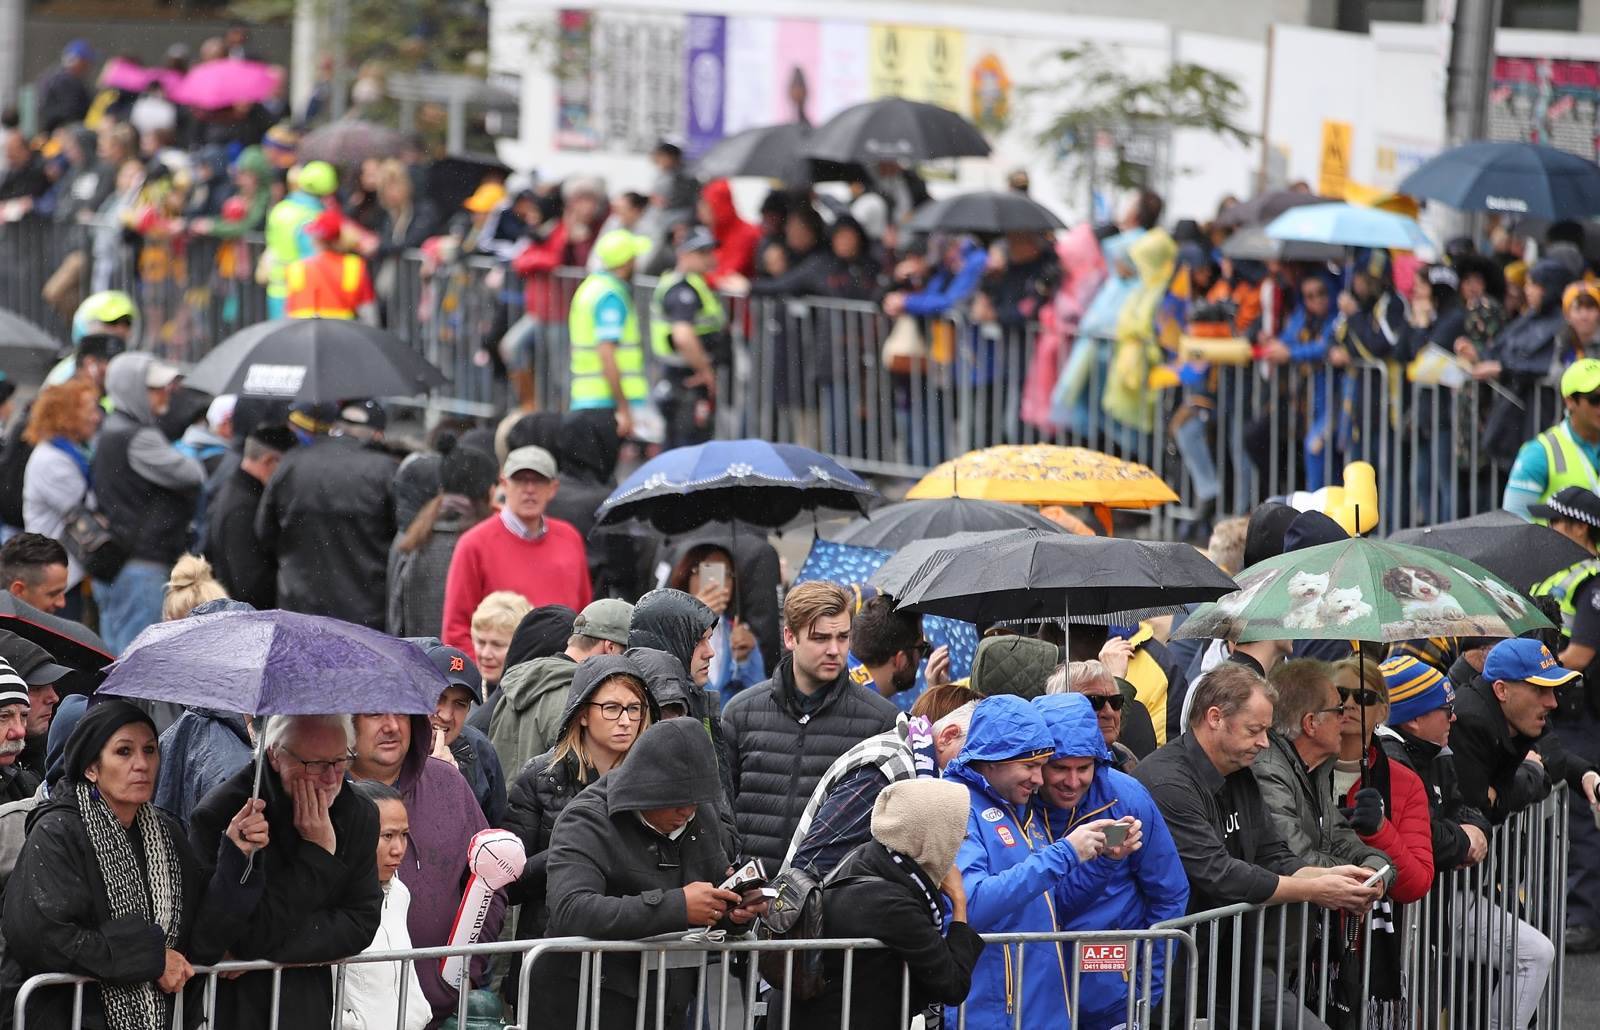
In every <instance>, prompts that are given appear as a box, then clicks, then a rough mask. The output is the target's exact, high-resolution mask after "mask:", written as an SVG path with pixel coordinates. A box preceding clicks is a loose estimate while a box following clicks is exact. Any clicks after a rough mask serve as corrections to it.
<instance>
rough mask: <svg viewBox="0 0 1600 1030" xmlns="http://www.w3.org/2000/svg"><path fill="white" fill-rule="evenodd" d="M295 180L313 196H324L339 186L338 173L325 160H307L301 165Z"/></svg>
mask: <svg viewBox="0 0 1600 1030" xmlns="http://www.w3.org/2000/svg"><path fill="white" fill-rule="evenodd" d="M296 182H297V184H298V186H299V187H300V189H302V190H304V191H305V192H306V193H309V194H311V195H312V196H313V197H326V196H329V195H330V194H332V193H333V192H334V191H335V190H337V189H338V188H339V173H338V172H336V171H334V169H333V165H331V164H329V163H328V162H326V161H308V162H306V164H305V165H304V166H302V167H301V169H300V177H299V179H297V180H296Z"/></svg>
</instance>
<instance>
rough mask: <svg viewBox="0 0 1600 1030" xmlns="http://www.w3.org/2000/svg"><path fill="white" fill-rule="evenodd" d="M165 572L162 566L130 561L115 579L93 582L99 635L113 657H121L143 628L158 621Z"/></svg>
mask: <svg viewBox="0 0 1600 1030" xmlns="http://www.w3.org/2000/svg"><path fill="white" fill-rule="evenodd" d="M167 572H168V570H167V568H166V566H164V565H158V564H156V563H155V562H150V561H137V560H131V559H130V560H129V561H128V563H127V564H125V565H123V566H122V571H121V572H119V573H117V578H116V579H114V580H112V581H111V582H109V583H107V582H106V581H105V580H101V579H97V580H95V581H94V601H95V604H97V605H98V606H99V607H100V636H101V637H102V638H104V639H105V642H106V646H108V647H109V648H111V652H112V653H113V654H121V653H122V651H123V649H124V648H126V647H127V646H128V645H129V644H131V643H132V642H133V638H134V637H136V636H138V635H139V633H140V631H142V630H143V629H144V628H145V627H146V626H153V625H155V624H156V623H158V622H160V621H161V600H162V595H163V594H164V593H165V591H166V587H167Z"/></svg>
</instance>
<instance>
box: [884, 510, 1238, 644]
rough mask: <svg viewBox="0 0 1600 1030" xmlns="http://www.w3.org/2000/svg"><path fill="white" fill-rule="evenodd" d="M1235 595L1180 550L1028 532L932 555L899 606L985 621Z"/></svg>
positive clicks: (1223, 578)
mask: <svg viewBox="0 0 1600 1030" xmlns="http://www.w3.org/2000/svg"><path fill="white" fill-rule="evenodd" d="M1237 589H1239V586H1238V584H1237V583H1235V582H1234V581H1233V580H1232V579H1230V578H1229V577H1228V576H1227V574H1226V573H1224V572H1223V571H1222V570H1221V569H1219V568H1217V567H1216V566H1215V565H1213V564H1211V562H1210V561H1209V560H1207V559H1206V557H1205V556H1204V555H1202V554H1201V553H1200V552H1199V551H1196V550H1195V549H1194V548H1192V547H1190V546H1189V545H1187V544H1176V543H1166V542H1160V541H1146V540H1128V539H1123V538H1120V537H1099V536H1073V535H1071V534H1065V533H1063V534H1056V535H1049V534H1044V533H1031V532H1030V533H1022V534H1016V535H1015V537H1014V538H1012V537H1008V538H1007V539H1003V540H995V541H994V542H992V543H988V544H978V545H976V546H972V547H958V548H947V549H944V550H941V551H938V552H937V553H935V554H934V555H933V556H932V557H930V558H929V559H928V561H927V562H926V563H925V564H924V565H923V566H922V569H921V570H920V571H919V572H918V573H917V574H916V575H915V576H913V577H912V578H911V581H910V582H909V583H907V584H906V586H905V588H904V589H903V590H902V591H901V593H900V604H899V608H901V609H903V610H907V611H911V612H915V613H919V614H922V615H944V616H947V617H949V618H952V619H960V620H962V621H964V622H981V623H989V622H999V621H1004V620H1009V619H1040V618H1056V617H1059V616H1065V615H1074V614H1079V615H1093V614H1096V613H1100V612H1117V611H1127V610H1129V609H1136V608H1155V607H1162V606H1166V605H1180V604H1187V603H1189V602H1191V601H1214V600H1216V599H1217V598H1219V597H1222V596H1223V595H1224V594H1229V593H1232V592H1234V591H1235V590H1237Z"/></svg>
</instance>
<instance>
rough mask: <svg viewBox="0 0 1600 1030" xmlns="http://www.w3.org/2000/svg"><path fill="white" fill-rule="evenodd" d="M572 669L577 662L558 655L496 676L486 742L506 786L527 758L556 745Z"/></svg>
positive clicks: (575, 667)
mask: <svg viewBox="0 0 1600 1030" xmlns="http://www.w3.org/2000/svg"><path fill="white" fill-rule="evenodd" d="M577 670H578V663H577V662H575V661H573V660H572V659H571V658H569V657H567V655H566V653H565V652H563V653H560V654H554V655H551V656H550V657H548V658H535V659H534V660H533V661H531V662H523V663H522V664H520V665H513V666H512V667H511V668H509V669H507V670H506V672H505V675H504V676H503V677H501V679H500V691H501V694H500V700H499V701H498V702H496V703H495V706H494V715H493V716H491V717H490V719H489V742H490V743H491V744H493V745H494V749H495V751H496V752H497V753H498V754H499V755H500V768H502V769H504V770H505V771H506V779H507V780H508V781H510V780H515V779H516V778H517V774H518V773H519V772H521V771H522V767H523V766H524V765H526V764H528V759H530V758H534V757H536V756H538V755H542V754H544V753H545V752H546V751H549V750H550V749H551V748H552V747H554V746H555V743H556V736H557V734H559V733H560V732H561V715H562V713H563V711H565V709H566V706H567V691H568V689H569V688H571V686H572V677H573V674H574V673H575V672H577Z"/></svg>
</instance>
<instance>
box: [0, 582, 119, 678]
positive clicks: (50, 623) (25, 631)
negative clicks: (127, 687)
mask: <svg viewBox="0 0 1600 1030" xmlns="http://www.w3.org/2000/svg"><path fill="white" fill-rule="evenodd" d="M0 630H5V631H7V632H9V633H15V634H16V635H17V636H19V637H21V638H23V639H24V640H31V641H33V642H34V643H35V644H38V645H39V646H40V647H42V648H44V649H45V650H46V651H49V652H50V654H51V656H52V657H54V658H55V660H56V663H57V664H58V665H65V666H67V667H68V668H71V669H78V670H81V671H85V672H95V671H98V670H100V669H103V668H105V667H106V666H107V665H110V664H111V662H112V661H113V660H114V659H115V658H116V657H117V656H116V655H114V654H112V653H111V648H110V646H109V645H107V644H106V642H105V641H104V640H101V639H100V637H99V635H98V634H96V633H95V632H94V631H93V630H91V629H89V628H88V627H87V626H85V625H83V624H82V623H79V622H72V621H70V620H68V619H63V618H59V617H57V616H55V615H48V614H46V613H44V612H42V611H40V610H39V609H37V608H35V607H34V606H33V605H31V604H29V603H27V602H26V601H22V600H19V599H18V598H17V597H16V595H14V594H10V593H0Z"/></svg>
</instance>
